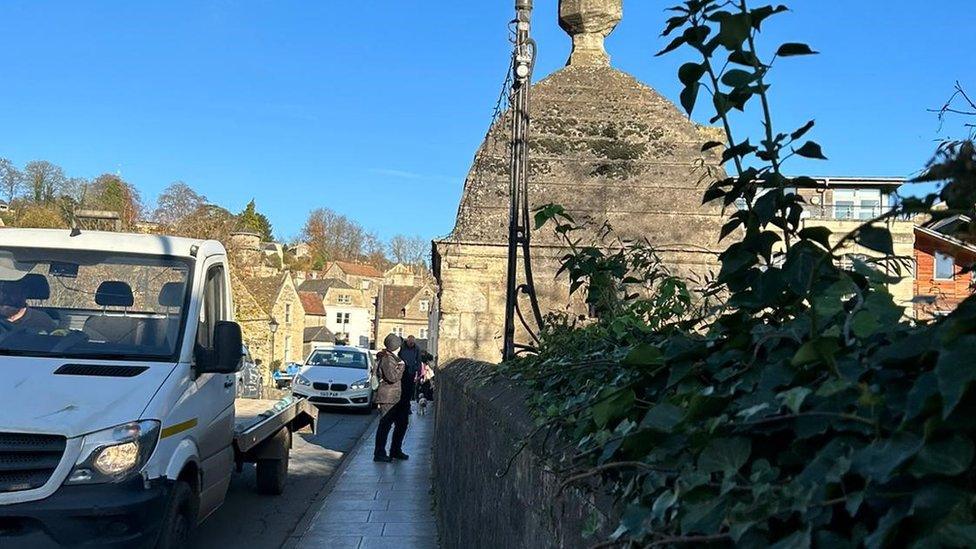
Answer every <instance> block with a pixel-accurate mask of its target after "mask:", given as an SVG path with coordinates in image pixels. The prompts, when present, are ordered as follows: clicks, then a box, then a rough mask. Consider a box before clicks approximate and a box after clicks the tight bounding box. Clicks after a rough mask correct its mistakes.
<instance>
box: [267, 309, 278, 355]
mask: <svg viewBox="0 0 976 549" xmlns="http://www.w3.org/2000/svg"><path fill="white" fill-rule="evenodd" d="M268 329H269V330H271V367H272V368H274V361H275V332H277V331H278V321H277V320H275V319H274V317H272V318H271V321H270V322H268Z"/></svg>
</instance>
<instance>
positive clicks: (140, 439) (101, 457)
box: [65, 419, 159, 484]
mask: <svg viewBox="0 0 976 549" xmlns="http://www.w3.org/2000/svg"><path fill="white" fill-rule="evenodd" d="M158 442H159V422H158V421H156V420H153V419H149V420H145V421H133V422H132V423H126V424H124V425H119V426H118V427H111V428H109V429H105V430H102V431H97V432H95V433H91V434H88V435H85V437H84V439H82V442H81V454H79V456H78V461H76V462H75V467H74V469H72V470H71V474H70V475H68V480H66V481H65V484H102V483H108V482H121V481H123V480H125V479H127V478H129V477H130V476H131V475H132V474H135V473H138V472H139V471H140V470H141V469H142V467H143V466H144V465H145V464H146V462H147V461H149V457H150V456H151V455H152V453H153V450H154V449H155V448H156V443H158Z"/></svg>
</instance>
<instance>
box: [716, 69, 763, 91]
mask: <svg viewBox="0 0 976 549" xmlns="http://www.w3.org/2000/svg"><path fill="white" fill-rule="evenodd" d="M755 79H756V75H755V74H753V73H751V72H749V71H744V70H742V69H731V70H729V71H726V73H725V74H723V75H722V83H723V84H725V85H726V86H729V87H730V88H738V87H740V86H746V85H748V84H749V83H751V82H752V81H753V80H755Z"/></svg>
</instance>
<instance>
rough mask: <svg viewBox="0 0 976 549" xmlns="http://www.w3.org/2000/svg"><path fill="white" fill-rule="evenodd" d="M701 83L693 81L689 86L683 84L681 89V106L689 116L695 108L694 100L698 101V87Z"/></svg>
mask: <svg viewBox="0 0 976 549" xmlns="http://www.w3.org/2000/svg"><path fill="white" fill-rule="evenodd" d="M700 87H701V84H699V83H698V82H695V83H694V84H692V85H690V86H685V89H683V90H681V106H682V107H684V109H685V112H687V113H688V115H689V116H691V112H692V111H693V110H695V102H696V101H698V89H699V88H700Z"/></svg>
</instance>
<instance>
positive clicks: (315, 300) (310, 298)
mask: <svg viewBox="0 0 976 549" xmlns="http://www.w3.org/2000/svg"><path fill="white" fill-rule="evenodd" d="M298 297H299V298H300V299H301V300H302V308H303V309H305V314H307V315H314V316H325V305H324V304H323V303H322V295H321V294H318V293H315V292H298Z"/></svg>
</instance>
